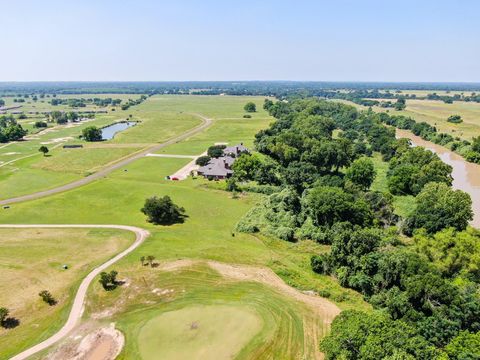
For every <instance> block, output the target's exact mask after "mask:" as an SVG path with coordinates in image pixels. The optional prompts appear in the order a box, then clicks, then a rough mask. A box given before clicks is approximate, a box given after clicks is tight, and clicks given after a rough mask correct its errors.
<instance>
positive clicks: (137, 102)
mask: <svg viewBox="0 0 480 360" xmlns="http://www.w3.org/2000/svg"><path fill="white" fill-rule="evenodd" d="M147 99H148V96H147V95H142V96H140V98H138V99H137V100H132V99H128V101H127V102H126V103H125V104H123V105H122V110H128V109H129V108H130V106H135V105H140V104H141V103H142V102H144V101H145V100H147Z"/></svg>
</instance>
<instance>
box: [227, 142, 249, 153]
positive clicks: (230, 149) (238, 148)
mask: <svg viewBox="0 0 480 360" xmlns="http://www.w3.org/2000/svg"><path fill="white" fill-rule="evenodd" d="M245 151H248V149H247V148H246V147H245V146H243V144H238V145H235V146H228V147H226V148H225V149H223V153H224V154H225V155H228V154H234V155H238V154H240V153H242V152H245Z"/></svg>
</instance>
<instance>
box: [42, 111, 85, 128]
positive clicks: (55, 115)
mask: <svg viewBox="0 0 480 360" xmlns="http://www.w3.org/2000/svg"><path fill="white" fill-rule="evenodd" d="M89 116H90V117H92V116H93V114H89ZM79 119H80V115H79V114H78V113H77V112H75V111H68V112H63V111H52V112H51V113H50V114H48V120H49V121H51V122H55V123H57V124H59V125H61V124H66V123H68V122H69V121H70V122H75V121H78V120H79Z"/></svg>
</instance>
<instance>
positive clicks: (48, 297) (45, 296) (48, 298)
mask: <svg viewBox="0 0 480 360" xmlns="http://www.w3.org/2000/svg"><path fill="white" fill-rule="evenodd" d="M38 296H40V297H41V298H42V300H43V302H45V303H47V304H48V305H50V306H53V305H56V304H57V300H55V298H54V297H53V295H52V294H51V293H50V291H48V290H42V291H40V292H39V293H38Z"/></svg>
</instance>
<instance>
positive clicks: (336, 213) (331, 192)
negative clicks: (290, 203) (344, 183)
mask: <svg viewBox="0 0 480 360" xmlns="http://www.w3.org/2000/svg"><path fill="white" fill-rule="evenodd" d="M302 203H303V207H304V210H305V212H306V214H308V215H309V216H310V217H311V218H312V219H313V221H314V223H315V225H317V226H322V225H327V226H331V225H333V224H334V223H336V222H342V221H348V222H350V223H352V224H357V225H362V226H367V225H369V224H371V222H372V220H373V215H372V212H371V210H370V207H369V206H368V204H367V203H366V202H365V201H364V200H363V199H355V197H354V196H353V195H351V194H349V193H346V192H344V191H343V190H342V189H340V188H338V187H330V186H318V187H315V188H312V189H310V190H309V191H308V193H307V194H306V195H305V196H304V197H303V200H302Z"/></svg>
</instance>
